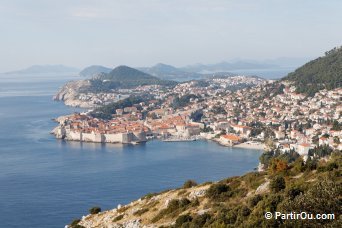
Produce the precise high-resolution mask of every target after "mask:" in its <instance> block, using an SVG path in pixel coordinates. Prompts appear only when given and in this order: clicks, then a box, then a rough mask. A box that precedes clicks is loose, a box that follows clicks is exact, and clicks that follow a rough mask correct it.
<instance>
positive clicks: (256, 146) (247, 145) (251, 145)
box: [233, 141, 265, 150]
mask: <svg viewBox="0 0 342 228" xmlns="http://www.w3.org/2000/svg"><path fill="white" fill-rule="evenodd" d="M233 147H237V148H244V149H252V150H264V149H265V144H264V143H251V142H250V141H248V142H244V143H240V144H237V145H234V146H233Z"/></svg>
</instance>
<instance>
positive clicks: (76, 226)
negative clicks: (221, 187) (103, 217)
mask: <svg viewBox="0 0 342 228" xmlns="http://www.w3.org/2000/svg"><path fill="white" fill-rule="evenodd" d="M80 221H81V219H75V220H74V221H72V222H71V224H70V226H69V227H70V228H85V227H84V226H81V225H79V224H78V223H79V222H80Z"/></svg>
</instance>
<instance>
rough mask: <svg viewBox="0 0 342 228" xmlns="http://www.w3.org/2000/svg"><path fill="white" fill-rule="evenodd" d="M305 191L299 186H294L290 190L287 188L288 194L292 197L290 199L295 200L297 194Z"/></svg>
mask: <svg viewBox="0 0 342 228" xmlns="http://www.w3.org/2000/svg"><path fill="white" fill-rule="evenodd" d="M302 193H303V190H302V189H300V188H298V187H292V188H290V189H289V190H287V192H286V195H287V196H288V197H289V198H290V200H294V198H296V196H299V195H300V194H302Z"/></svg>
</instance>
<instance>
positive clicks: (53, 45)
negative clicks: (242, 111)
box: [0, 0, 342, 72]
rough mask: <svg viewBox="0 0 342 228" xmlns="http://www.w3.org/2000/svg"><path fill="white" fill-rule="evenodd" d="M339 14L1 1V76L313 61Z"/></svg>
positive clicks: (277, 4) (330, 42)
mask: <svg viewBox="0 0 342 228" xmlns="http://www.w3.org/2000/svg"><path fill="white" fill-rule="evenodd" d="M341 12H342V1H341V0H268V1H266V0H246V1H244V0H236V1H230V0H140V1H139V0H0V31H1V33H0V41H1V42H0V72H3V71H8V70H16V69H20V68H24V67H27V66H30V65H33V64H65V65H70V66H76V67H80V68H82V67H85V66H87V65H92V64H101V65H105V66H110V67H112V66H117V65H120V64H125V65H130V66H149V65H153V64H155V63H158V62H163V63H168V64H172V65H176V66H183V65H187V64H194V63H199V62H201V63H215V62H220V61H223V60H230V59H234V58H242V59H256V60H263V59H272V58H278V57H316V56H319V55H322V54H323V53H324V51H326V50H329V49H331V48H333V47H334V46H337V45H341V44H342V29H341V28H342V13H341Z"/></svg>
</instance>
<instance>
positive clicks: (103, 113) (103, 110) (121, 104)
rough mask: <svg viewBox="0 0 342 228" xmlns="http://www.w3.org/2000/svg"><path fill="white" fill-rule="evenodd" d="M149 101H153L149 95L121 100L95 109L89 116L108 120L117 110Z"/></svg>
mask: <svg viewBox="0 0 342 228" xmlns="http://www.w3.org/2000/svg"><path fill="white" fill-rule="evenodd" d="M151 99H153V97H152V96H150V95H141V96H130V97H128V98H125V99H123V100H120V101H117V102H114V103H110V104H108V105H104V106H102V107H99V108H96V109H95V110H94V111H92V112H91V113H90V115H91V116H92V117H94V118H99V119H107V120H109V119H112V115H113V114H116V110H117V109H124V108H126V107H132V106H133V105H137V104H139V103H141V102H146V101H148V100H151Z"/></svg>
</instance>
